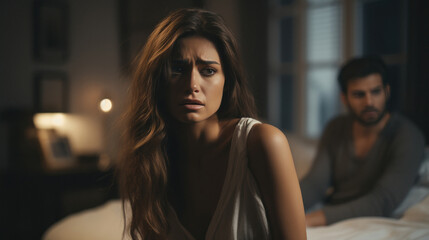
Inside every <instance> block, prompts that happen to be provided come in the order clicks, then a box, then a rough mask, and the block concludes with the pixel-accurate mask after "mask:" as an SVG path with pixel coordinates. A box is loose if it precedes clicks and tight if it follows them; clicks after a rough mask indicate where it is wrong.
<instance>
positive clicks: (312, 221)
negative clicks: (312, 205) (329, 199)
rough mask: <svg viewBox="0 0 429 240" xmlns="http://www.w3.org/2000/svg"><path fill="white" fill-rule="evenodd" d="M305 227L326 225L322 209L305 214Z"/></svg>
mask: <svg viewBox="0 0 429 240" xmlns="http://www.w3.org/2000/svg"><path fill="white" fill-rule="evenodd" d="M305 221H306V224H307V227H317V226H325V225H326V216H325V213H324V212H322V210H317V211H314V212H311V213H308V214H306V215H305Z"/></svg>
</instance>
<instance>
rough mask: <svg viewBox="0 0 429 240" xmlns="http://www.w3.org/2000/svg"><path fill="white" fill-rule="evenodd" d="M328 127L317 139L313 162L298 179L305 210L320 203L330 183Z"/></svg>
mask: <svg viewBox="0 0 429 240" xmlns="http://www.w3.org/2000/svg"><path fill="white" fill-rule="evenodd" d="M330 125H332V124H330ZM329 129H330V127H329V126H328V127H327V128H326V129H325V131H324V133H323V135H322V137H321V139H320V141H319V146H318V149H317V154H316V157H315V159H314V161H313V164H312V165H311V167H310V170H309V172H308V173H307V174H306V175H305V177H304V178H303V179H302V180H301V181H300V187H301V193H302V198H303V202H304V208H305V210H306V211H307V210H309V209H310V208H311V207H313V206H314V205H315V204H317V203H320V202H321V201H322V200H323V199H324V198H325V197H326V190H327V189H328V188H329V186H330V185H331V160H330V156H329V151H328V147H327V146H328V141H329V135H330V133H329V132H330V131H329Z"/></svg>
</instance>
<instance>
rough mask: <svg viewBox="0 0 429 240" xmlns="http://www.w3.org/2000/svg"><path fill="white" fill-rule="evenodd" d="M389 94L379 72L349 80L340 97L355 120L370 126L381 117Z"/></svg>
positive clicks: (387, 86) (388, 88)
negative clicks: (344, 92)
mask: <svg viewBox="0 0 429 240" xmlns="http://www.w3.org/2000/svg"><path fill="white" fill-rule="evenodd" d="M389 94H390V87H389V85H386V86H383V81H382V79H381V76H380V74H377V73H375V74H370V75H368V76H366V77H362V78H356V79H354V80H351V81H349V82H348V84H347V93H346V94H342V95H341V98H342V101H343V103H344V104H345V105H347V107H348V108H349V110H350V113H351V114H352V115H353V116H354V117H355V119H356V120H357V121H359V122H360V123H361V124H362V125H364V126H372V125H375V124H377V123H378V122H379V121H380V120H381V119H382V118H383V116H384V114H385V112H386V102H387V99H388V96H389Z"/></svg>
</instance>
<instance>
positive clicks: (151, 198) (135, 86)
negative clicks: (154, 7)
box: [119, 9, 256, 240]
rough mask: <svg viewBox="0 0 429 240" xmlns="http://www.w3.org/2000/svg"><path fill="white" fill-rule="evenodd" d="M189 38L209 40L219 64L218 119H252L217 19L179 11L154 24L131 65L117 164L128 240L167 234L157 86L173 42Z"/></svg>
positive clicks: (163, 131) (163, 128) (227, 35)
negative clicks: (221, 74) (222, 79)
mask: <svg viewBox="0 0 429 240" xmlns="http://www.w3.org/2000/svg"><path fill="white" fill-rule="evenodd" d="M193 35H198V36H202V37H205V38H207V39H208V40H210V41H212V42H213V43H214V45H215V46H216V49H217V51H218V53H219V56H220V59H221V61H222V66H223V71H224V74H225V86H224V94H223V97H222V103H221V106H220V108H219V110H218V112H217V114H218V117H219V119H229V118H237V117H255V116H256V113H255V104H254V100H253V97H252V95H251V93H250V92H249V91H248V88H247V83H246V81H245V78H244V75H243V71H242V68H241V63H240V60H239V57H238V51H237V44H236V41H235V39H234V37H233V35H232V34H231V32H230V31H229V29H228V28H227V27H226V26H225V24H224V21H223V19H222V18H221V17H220V16H219V15H217V14H215V13H212V12H209V11H205V10H199V9H180V10H177V11H175V12H173V13H171V14H170V15H169V16H167V17H166V18H165V19H164V20H162V21H161V22H160V23H159V24H158V25H157V27H156V28H155V30H154V31H153V32H152V34H151V35H150V36H149V38H148V40H147V42H146V45H145V46H144V47H143V49H142V51H141V53H140V54H139V55H138V57H137V58H136V61H135V69H134V72H133V75H132V83H131V86H130V93H131V94H130V96H131V99H130V103H129V108H128V110H127V112H126V115H125V116H126V121H127V131H126V138H125V140H126V141H125V146H126V147H125V149H124V154H123V159H121V161H120V164H119V180H120V189H121V195H122V199H123V205H124V204H125V202H126V201H129V203H130V206H131V211H132V215H131V220H130V223H129V229H127V230H126V231H129V233H130V236H131V237H132V239H134V240H135V239H165V238H166V236H167V234H168V222H167V211H168V209H167V184H168V174H169V169H168V166H169V163H168V161H169V157H168V154H167V151H166V146H167V137H168V134H167V126H168V122H167V121H166V118H165V114H166V113H165V111H166V110H165V107H164V106H163V94H164V93H163V85H164V82H165V81H166V79H167V78H168V76H169V62H170V60H171V59H170V58H171V55H172V52H173V48H174V46H175V43H176V42H177V40H178V39H180V38H183V37H186V36H193ZM124 214H125V213H124ZM125 225H127V223H126V224H125Z"/></svg>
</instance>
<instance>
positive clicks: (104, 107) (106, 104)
mask: <svg viewBox="0 0 429 240" xmlns="http://www.w3.org/2000/svg"><path fill="white" fill-rule="evenodd" d="M112 106H113V105H112V101H111V100H110V99H108V98H105V99H103V100H101V101H100V109H101V111H103V112H106V113H107V112H110V111H111V110H112Z"/></svg>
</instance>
